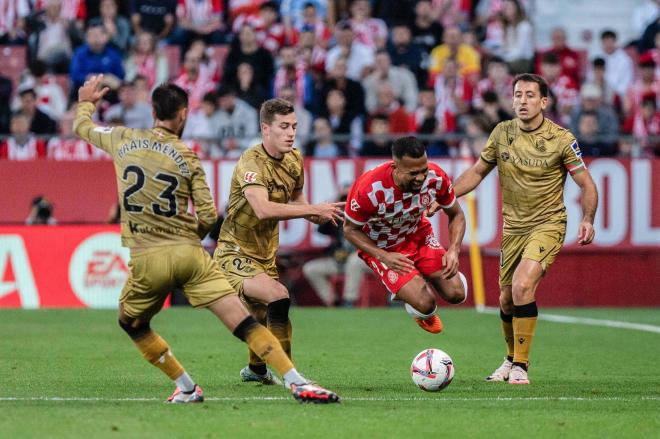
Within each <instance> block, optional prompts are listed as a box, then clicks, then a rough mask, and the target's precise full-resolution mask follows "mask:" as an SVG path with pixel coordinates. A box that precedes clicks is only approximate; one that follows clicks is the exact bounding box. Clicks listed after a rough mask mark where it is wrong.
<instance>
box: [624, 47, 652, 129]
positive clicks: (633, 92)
mask: <svg viewBox="0 0 660 439" xmlns="http://www.w3.org/2000/svg"><path fill="white" fill-rule="evenodd" d="M638 66H639V70H638V72H639V75H638V77H637V79H635V81H634V82H633V83H632V84H630V87H628V91H627V92H626V95H625V97H624V99H623V113H624V115H625V116H629V115H630V114H632V113H635V112H638V110H639V109H640V107H641V105H642V98H643V97H644V96H649V95H654V96H657V97H660V78H658V77H657V76H656V75H655V67H656V66H655V61H653V56H652V55H651V54H650V53H645V54H644V55H642V56H640V57H639V65H638Z"/></svg>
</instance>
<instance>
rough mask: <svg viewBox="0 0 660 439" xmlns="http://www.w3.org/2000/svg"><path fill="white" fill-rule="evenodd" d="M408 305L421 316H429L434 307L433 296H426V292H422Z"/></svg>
mask: <svg viewBox="0 0 660 439" xmlns="http://www.w3.org/2000/svg"><path fill="white" fill-rule="evenodd" d="M408 304H409V305H410V306H412V307H413V308H415V309H416V310H417V311H419V312H421V313H422V314H430V313H432V312H433V311H434V310H435V307H436V303H435V296H433V295H432V294H427V293H426V290H422V292H421V294H418V295H417V296H416V297H415V298H413V299H412V300H411V301H409V302H408Z"/></svg>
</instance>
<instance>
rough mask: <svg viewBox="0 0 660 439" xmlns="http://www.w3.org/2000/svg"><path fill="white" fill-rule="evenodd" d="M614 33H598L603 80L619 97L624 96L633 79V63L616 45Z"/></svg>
mask: <svg viewBox="0 0 660 439" xmlns="http://www.w3.org/2000/svg"><path fill="white" fill-rule="evenodd" d="M616 39H617V36H616V33H615V32H614V31H611V30H606V31H603V33H602V34H601V35H600V43H601V48H602V50H603V54H602V58H603V59H604V60H605V81H607V85H609V86H610V87H611V88H612V90H614V92H615V93H616V94H617V95H618V97H619V98H620V99H622V98H623V96H625V94H626V91H627V90H628V87H629V86H630V84H631V82H632V79H633V63H632V60H631V59H630V57H629V56H628V54H626V52H625V51H624V50H623V49H622V48H620V47H618V46H617V43H616Z"/></svg>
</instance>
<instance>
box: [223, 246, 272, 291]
mask: <svg viewBox="0 0 660 439" xmlns="http://www.w3.org/2000/svg"><path fill="white" fill-rule="evenodd" d="M213 258H214V259H215V261H216V262H217V263H218V266H219V267H220V270H221V271H222V272H223V273H224V275H225V277H226V278H227V280H228V281H229V283H230V284H231V286H232V287H233V288H234V290H235V291H236V292H237V293H238V295H239V297H240V298H241V299H243V300H244V301H247V300H246V298H245V294H244V291H243V281H244V280H245V279H252V278H253V277H255V276H256V275H258V274H260V273H266V274H267V275H268V276H269V277H270V278H272V279H275V280H278V279H279V274H278V273H277V265H276V264H275V259H273V260H272V261H269V262H268V263H263V262H259V261H257V260H256V259H253V258H250V257H249V256H245V255H242V254H240V253H236V252H233V251H230V252H228V251H219V250H218V249H216V251H215V254H214V255H213Z"/></svg>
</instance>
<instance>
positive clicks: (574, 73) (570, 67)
mask: <svg viewBox="0 0 660 439" xmlns="http://www.w3.org/2000/svg"><path fill="white" fill-rule="evenodd" d="M550 40H551V41H552V46H551V47H550V48H549V49H547V50H544V51H541V52H539V53H538V54H537V56H536V68H535V70H536V71H537V72H540V71H541V60H542V59H543V55H545V54H546V53H553V54H555V55H556V56H557V58H558V59H559V64H560V65H561V75H565V76H568V77H569V78H571V79H572V80H573V82H574V83H575V84H579V83H580V80H581V77H582V67H583V66H581V65H580V55H579V54H578V53H577V52H576V51H575V50H573V49H571V48H570V47H568V46H567V45H566V31H565V30H564V28H563V27H555V28H554V29H552V32H551V33H550Z"/></svg>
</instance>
